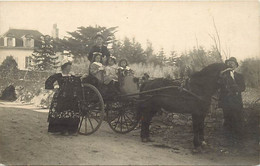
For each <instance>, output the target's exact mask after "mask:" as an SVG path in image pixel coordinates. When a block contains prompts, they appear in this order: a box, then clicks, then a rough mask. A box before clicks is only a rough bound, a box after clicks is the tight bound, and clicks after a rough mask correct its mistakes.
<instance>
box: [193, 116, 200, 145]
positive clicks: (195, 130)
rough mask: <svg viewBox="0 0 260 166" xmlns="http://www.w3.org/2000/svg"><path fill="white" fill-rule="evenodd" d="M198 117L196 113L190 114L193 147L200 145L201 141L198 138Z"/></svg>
mask: <svg viewBox="0 0 260 166" xmlns="http://www.w3.org/2000/svg"><path fill="white" fill-rule="evenodd" d="M199 121H200V119H199V115H197V114H192V127H193V134H194V136H193V145H194V148H195V149H196V148H198V147H199V146H201V142H200V140H199V129H200V127H199V125H200V122H199Z"/></svg>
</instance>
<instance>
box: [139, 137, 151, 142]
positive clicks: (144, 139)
mask: <svg viewBox="0 0 260 166" xmlns="http://www.w3.org/2000/svg"><path fill="white" fill-rule="evenodd" d="M141 141H142V142H154V141H153V140H151V138H142V139H141Z"/></svg>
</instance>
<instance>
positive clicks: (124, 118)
mask: <svg viewBox="0 0 260 166" xmlns="http://www.w3.org/2000/svg"><path fill="white" fill-rule="evenodd" d="M124 120H125V124H126V128H127V130H128V129H129V127H128V124H127V121H126V119H125V116H124Z"/></svg>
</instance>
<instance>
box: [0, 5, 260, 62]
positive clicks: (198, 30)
mask: <svg viewBox="0 0 260 166" xmlns="http://www.w3.org/2000/svg"><path fill="white" fill-rule="evenodd" d="M259 11H260V10H259V1H246V2H245V1H228V2H224V1H222V2H221V1H214V2H213V1H211V2H210V1H200V2H199V1H193V2H191V1H164V2H162V1H156V2H155V1H153V2H151V1H150V2H143V1H135V2H118V1H114V2H112V1H107V2H104V1H103V2H97V1H92V2H86V1H85V2H84V1H83V2H59V1H56V2H3V1H2V2H0V34H1V35H2V34H3V33H5V32H6V31H7V30H8V29H9V28H22V29H36V30H39V31H40V32H41V33H43V34H51V30H52V25H53V24H54V23H57V25H58V28H59V31H60V37H63V36H66V35H67V33H66V32H67V31H75V30H76V29H77V27H79V26H85V27H87V26H90V25H91V26H95V25H100V26H105V27H113V26H118V32H117V33H116V37H117V38H118V39H120V40H122V39H124V37H129V38H133V37H135V39H136V41H138V42H140V43H141V44H142V46H143V48H144V49H145V47H146V43H147V40H149V41H150V42H152V44H153V47H154V49H155V51H159V50H160V49H161V48H163V49H164V51H165V53H166V54H167V55H169V53H170V51H172V50H175V51H177V52H178V53H181V52H184V51H188V50H189V49H192V48H193V47H195V46H196V45H197V44H198V45H201V46H203V47H205V48H206V49H209V48H210V47H211V46H212V45H214V42H213V40H212V39H211V37H210V35H215V36H216V33H215V29H214V24H213V18H214V21H215V25H216V27H217V30H218V33H219V37H220V41H221V50H224V51H225V52H230V55H231V56H234V57H236V58H237V59H238V60H243V59H245V58H247V57H260V51H259V46H260V42H259V40H260V34H259V30H260V26H259V22H260V21H259V18H260V14H259ZM222 53H223V52H222Z"/></svg>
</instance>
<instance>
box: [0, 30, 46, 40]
mask: <svg viewBox="0 0 260 166" xmlns="http://www.w3.org/2000/svg"><path fill="white" fill-rule="evenodd" d="M8 34H12V35H13V36H14V37H15V38H21V37H23V36H25V35H32V36H33V38H34V39H38V38H40V37H41V35H42V33H41V32H39V31H37V30H29V29H28V30H27V29H9V30H8V31H7V32H6V33H4V35H3V37H5V36H7V35H8Z"/></svg>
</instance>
